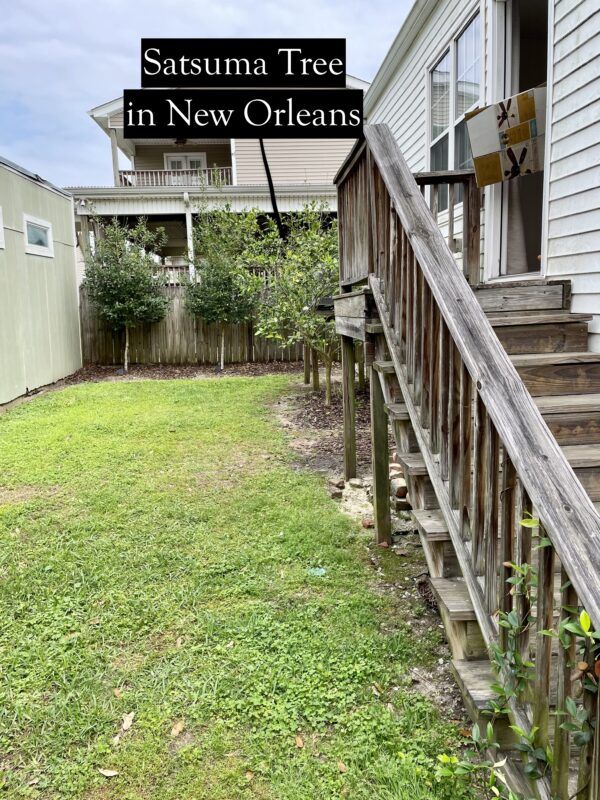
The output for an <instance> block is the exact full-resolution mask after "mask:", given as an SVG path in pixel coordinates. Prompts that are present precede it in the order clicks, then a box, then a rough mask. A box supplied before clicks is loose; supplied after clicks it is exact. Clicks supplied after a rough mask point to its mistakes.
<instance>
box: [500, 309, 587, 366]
mask: <svg viewBox="0 0 600 800" xmlns="http://www.w3.org/2000/svg"><path fill="white" fill-rule="evenodd" d="M488 319H489V321H490V323H491V325H492V327H493V328H494V331H495V333H496V336H497V337H498V339H499V340H500V342H501V344H502V346H503V347H504V349H505V350H506V352H507V353H508V354H509V355H516V354H519V353H562V352H578V353H579V352H585V351H586V350H587V345H588V322H589V321H590V319H591V316H590V315H589V314H571V313H570V312H568V311H527V312H523V311H521V312H504V313H502V314H497V313H493V314H489V315H488Z"/></svg>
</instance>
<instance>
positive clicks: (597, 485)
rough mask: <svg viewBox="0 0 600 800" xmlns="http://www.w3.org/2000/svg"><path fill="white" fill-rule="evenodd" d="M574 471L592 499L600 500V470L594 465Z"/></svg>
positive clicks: (594, 500)
mask: <svg viewBox="0 0 600 800" xmlns="http://www.w3.org/2000/svg"><path fill="white" fill-rule="evenodd" d="M574 471H575V475H577V477H578V478H579V480H580V481H581V485H582V486H583V488H584V489H585V490H586V492H587V493H588V494H589V496H590V498H591V499H592V501H593V502H596V501H598V500H600V470H599V469H598V468H594V467H585V468H581V469H576V470H574Z"/></svg>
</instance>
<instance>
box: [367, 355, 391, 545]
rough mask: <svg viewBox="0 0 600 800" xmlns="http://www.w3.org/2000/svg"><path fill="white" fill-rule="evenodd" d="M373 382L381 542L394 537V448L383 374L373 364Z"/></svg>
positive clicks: (375, 494)
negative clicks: (392, 454)
mask: <svg viewBox="0 0 600 800" xmlns="http://www.w3.org/2000/svg"><path fill="white" fill-rule="evenodd" d="M369 379H370V380H369V382H370V385H371V452H372V464H373V510H374V512H375V539H376V541H377V544H382V543H383V542H387V543H388V544H390V542H391V540H392V524H391V519H390V475H389V470H390V450H389V444H388V429H387V414H386V413H385V401H384V398H383V391H382V389H381V383H380V382H379V375H378V374H377V372H376V371H375V369H374V368H373V367H371V370H370V373H369Z"/></svg>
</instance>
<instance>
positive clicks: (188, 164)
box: [165, 153, 206, 186]
mask: <svg viewBox="0 0 600 800" xmlns="http://www.w3.org/2000/svg"><path fill="white" fill-rule="evenodd" d="M165 166H166V169H167V170H168V171H169V173H170V174H169V175H168V184H169V186H200V185H201V184H202V182H203V171H204V170H205V169H206V153H191V154H187V153H177V155H167V156H165ZM177 173H179V174H177Z"/></svg>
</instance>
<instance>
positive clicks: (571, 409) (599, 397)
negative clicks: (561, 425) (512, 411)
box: [535, 394, 600, 416]
mask: <svg viewBox="0 0 600 800" xmlns="http://www.w3.org/2000/svg"><path fill="white" fill-rule="evenodd" d="M535 404H536V406H537V407H538V408H539V410H540V412H541V413H542V414H543V415H544V416H546V415H551V414H565V413H567V414H575V413H579V414H584V413H588V412H590V413H591V412H594V411H600V394H563V395H554V396H553V395H547V396H545V397H536V398H535Z"/></svg>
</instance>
